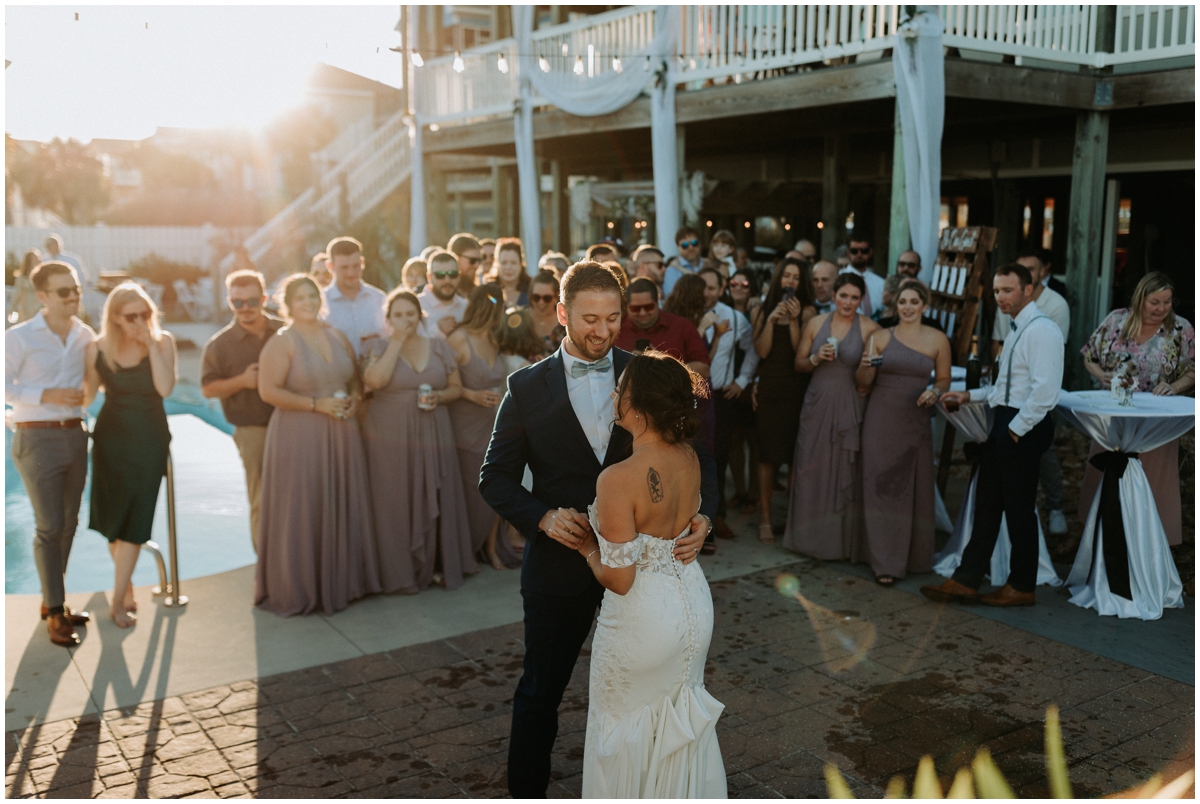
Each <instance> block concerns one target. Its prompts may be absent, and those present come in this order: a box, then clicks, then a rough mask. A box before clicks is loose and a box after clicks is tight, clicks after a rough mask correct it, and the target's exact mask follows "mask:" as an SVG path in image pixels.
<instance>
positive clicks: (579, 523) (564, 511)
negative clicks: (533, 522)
mask: <svg viewBox="0 0 1200 804" xmlns="http://www.w3.org/2000/svg"><path fill="white" fill-rule="evenodd" d="M538 529H539V530H541V531H542V533H545V534H546V535H547V536H549V537H550V538H551V539H553V540H554V541H556V542H558V543H559V544H562V545H565V546H566V547H570V548H571V549H572V550H578V549H579V547H580V545H582V544H583V542H584V541H585V540H586V539H587V537H588V536H589V535H591V532H592V526H591V524H590V523H589V522H588V519H587V517H586V516H584V515H583V514H581V513H579V512H578V511H576V510H575V509H574V508H552V509H550V510H549V511H547V512H546V513H545V515H544V516H542V521H541V522H539V523H538Z"/></svg>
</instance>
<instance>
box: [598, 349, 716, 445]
mask: <svg viewBox="0 0 1200 804" xmlns="http://www.w3.org/2000/svg"><path fill="white" fill-rule="evenodd" d="M627 392H628V394H629V396H628V398H627V397H626V393H627ZM707 393H708V392H707V390H706V389H705V385H704V380H703V379H701V377H700V375H699V374H697V373H696V372H694V371H692V370H691V369H689V368H688V367H687V366H685V365H683V363H680V362H679V361H678V360H676V359H675V358H674V357H671V356H670V355H668V354H664V353H662V352H655V351H653V350H649V351H646V352H643V353H642V354H640V355H635V356H634V357H632V358H630V360H629V363H628V364H627V365H626V366H625V371H624V372H623V373H622V374H621V382H620V384H619V385H618V386H617V398H618V399H620V400H622V401H621V402H618V403H617V404H618V406H622V405H626V404H627V405H628V406H629V407H628V408H624V407H619V408H618V410H619V412H620V413H621V415H622V416H623V415H625V412H626V410H633V411H634V412H635V413H640V414H641V415H642V418H643V419H645V420H646V423H647V424H648V425H649V426H650V428H651V429H653V430H654V431H655V432H657V433H659V434H660V435H662V438H663V441H665V442H667V443H668V444H679V443H681V442H684V441H691V440H692V439H693V438H695V437H696V433H697V432H699V430H700V414H699V412H698V411H697V410H696V398H697V397H702V396H707Z"/></svg>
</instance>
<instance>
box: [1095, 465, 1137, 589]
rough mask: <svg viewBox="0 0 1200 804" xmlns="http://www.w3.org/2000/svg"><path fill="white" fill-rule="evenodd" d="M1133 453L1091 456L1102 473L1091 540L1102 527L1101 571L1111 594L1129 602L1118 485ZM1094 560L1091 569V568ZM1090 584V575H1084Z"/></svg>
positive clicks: (1127, 562) (1127, 557)
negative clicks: (1102, 551)
mask: <svg viewBox="0 0 1200 804" xmlns="http://www.w3.org/2000/svg"><path fill="white" fill-rule="evenodd" d="M1137 457H1138V453H1136V452H1098V453H1096V454H1095V455H1093V456H1092V457H1091V459H1090V460H1089V462H1090V463H1091V464H1092V466H1094V467H1096V468H1097V469H1099V470H1100V471H1101V472H1103V473H1104V479H1103V480H1102V481H1101V483H1100V511H1099V516H1097V517H1096V528H1095V531H1093V538H1096V537H1098V536H1099V535H1100V526H1101V525H1103V526H1104V568H1105V570H1106V571H1107V575H1108V589H1109V591H1110V592H1112V593H1113V594H1114V595H1119V596H1120V597H1123V598H1125V599H1126V600H1133V593H1132V592H1131V591H1130V589H1129V548H1128V546H1127V545H1126V544H1125V520H1124V519H1123V518H1122V516H1121V493H1120V482H1121V478H1122V477H1124V476H1125V467H1126V466H1128V465H1129V462H1130V461H1131V460H1137ZM1095 565H1096V564H1095V561H1093V562H1092V566H1093V567H1095ZM1088 582H1089V583H1090V582H1091V572H1090V571H1089V572H1088Z"/></svg>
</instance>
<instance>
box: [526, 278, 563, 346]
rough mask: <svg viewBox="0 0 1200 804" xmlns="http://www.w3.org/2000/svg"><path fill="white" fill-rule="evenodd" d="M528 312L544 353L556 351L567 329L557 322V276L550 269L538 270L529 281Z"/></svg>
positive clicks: (534, 332)
mask: <svg viewBox="0 0 1200 804" xmlns="http://www.w3.org/2000/svg"><path fill="white" fill-rule="evenodd" d="M529 314H530V315H531V316H532V317H533V334H534V335H536V336H537V337H538V338H540V339H541V340H542V344H543V345H544V347H545V348H544V349H543V351H544V352H545V354H548V355H551V354H554V353H555V352H557V351H558V347H559V346H560V345H561V344H562V340H563V338H565V337H566V336H567V330H566V329H565V328H564V327H563V325H562V324H560V323H558V278H557V277H556V276H555V275H554V273H553V272H551V271H546V270H542V271H538V274H537V276H535V277H534V278H533V281H532V282H530V283H529Z"/></svg>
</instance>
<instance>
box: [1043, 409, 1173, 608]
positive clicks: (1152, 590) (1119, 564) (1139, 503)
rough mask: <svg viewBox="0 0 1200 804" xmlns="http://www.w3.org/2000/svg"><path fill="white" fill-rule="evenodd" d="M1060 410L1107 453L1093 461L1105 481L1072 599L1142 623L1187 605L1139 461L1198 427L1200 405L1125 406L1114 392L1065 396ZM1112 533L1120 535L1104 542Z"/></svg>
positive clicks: (1071, 580) (1086, 532)
mask: <svg viewBox="0 0 1200 804" xmlns="http://www.w3.org/2000/svg"><path fill="white" fill-rule="evenodd" d="M1058 410H1059V412H1060V413H1061V414H1062V416H1063V418H1064V419H1066V420H1067V421H1068V422H1070V423H1071V424H1072V425H1074V426H1075V427H1077V428H1079V429H1080V430H1082V431H1083V432H1084V433H1087V434H1088V435H1089V436H1091V437H1092V438H1093V439H1095V440H1096V443H1097V444H1099V445H1100V446H1101V447H1102V448H1104V449H1105V450H1107V452H1101V453H1098V454H1097V455H1095V456H1093V458H1092V463H1093V465H1094V466H1096V468H1098V469H1100V470H1101V471H1102V472H1104V479H1103V480H1102V481H1101V484H1100V492H1099V493H1098V494H1097V495H1096V497H1095V499H1094V500H1093V501H1092V507H1091V510H1090V511H1089V512H1088V518H1087V523H1086V524H1085V525H1084V526H1083V538H1082V540H1081V541H1080V543H1079V552H1078V553H1077V554H1076V556H1075V563H1074V565H1073V566H1072V567H1071V573H1070V575H1068V576H1067V586H1068V587H1069V588H1070V590H1071V593H1072V594H1071V602H1072V603H1074V604H1075V605H1077V606H1083V607H1084V608H1092V609H1095V610H1096V611H1097V612H1099V613H1100V614H1108V615H1114V614H1115V615H1116V616H1117V617H1122V618H1128V617H1137V618H1140V619H1143V620H1157V619H1158V618H1160V617H1162V612H1163V609H1164V608H1168V609H1172V608H1183V583H1182V582H1181V581H1180V579H1179V573H1178V571H1176V569H1175V561H1174V559H1173V558H1172V557H1171V549H1170V547H1168V545H1167V535H1166V532H1165V531H1163V526H1162V521H1161V520H1160V519H1159V517H1158V509H1157V508H1156V507H1155V505H1154V492H1153V491H1152V490H1151V488H1150V482H1149V481H1148V480H1147V479H1146V473H1145V472H1144V471H1143V470H1142V462H1141V461H1140V460H1138V457H1137V456H1138V453H1142V452H1149V451H1150V450H1152V449H1155V448H1157V447H1161V446H1162V445H1163V444H1166V443H1168V442H1170V441H1173V440H1175V439H1176V438H1179V437H1180V436H1182V435H1183V434H1184V433H1186V432H1187V431H1189V430H1191V429H1192V427H1194V426H1195V417H1196V400H1194V399H1192V398H1190V397H1183V396H1155V395H1154V394H1149V393H1135V394H1133V406H1132V407H1123V406H1121V405H1120V404H1118V403H1117V401H1116V400H1115V399H1113V398H1112V395H1111V393H1110V392H1109V391H1073V392H1068V391H1064V392H1062V394H1060V395H1059V397H1058ZM1110 535H1115V536H1117V538H1105V537H1106V536H1110Z"/></svg>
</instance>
